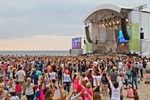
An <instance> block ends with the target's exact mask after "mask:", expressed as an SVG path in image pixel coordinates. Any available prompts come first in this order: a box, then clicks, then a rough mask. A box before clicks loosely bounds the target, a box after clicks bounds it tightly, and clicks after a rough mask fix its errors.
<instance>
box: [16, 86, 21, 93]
mask: <svg viewBox="0 0 150 100" xmlns="http://www.w3.org/2000/svg"><path fill="white" fill-rule="evenodd" d="M16 92H21V86H20V84H17V85H16Z"/></svg>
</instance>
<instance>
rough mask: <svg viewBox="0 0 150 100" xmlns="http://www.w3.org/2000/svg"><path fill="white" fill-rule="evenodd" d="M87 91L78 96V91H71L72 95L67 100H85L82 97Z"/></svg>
mask: <svg viewBox="0 0 150 100" xmlns="http://www.w3.org/2000/svg"><path fill="white" fill-rule="evenodd" d="M84 91H85V89H82V91H81V92H79V93H78V94H76V93H77V91H76V90H73V91H71V93H70V95H69V96H68V97H67V100H83V98H82V97H80V95H81V94H84ZM73 94H76V95H75V96H73Z"/></svg>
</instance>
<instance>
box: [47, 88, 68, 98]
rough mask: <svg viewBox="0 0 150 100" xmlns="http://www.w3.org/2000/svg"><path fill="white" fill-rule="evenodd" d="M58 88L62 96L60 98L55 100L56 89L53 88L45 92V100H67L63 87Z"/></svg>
mask: <svg viewBox="0 0 150 100" xmlns="http://www.w3.org/2000/svg"><path fill="white" fill-rule="evenodd" d="M58 88H59V91H60V94H61V95H60V97H57V98H55V99H54V98H53V97H54V93H55V88H54V86H52V88H50V89H48V90H47V91H46V92H45V95H44V100H66V98H65V97H64V95H63V91H62V87H61V86H58Z"/></svg>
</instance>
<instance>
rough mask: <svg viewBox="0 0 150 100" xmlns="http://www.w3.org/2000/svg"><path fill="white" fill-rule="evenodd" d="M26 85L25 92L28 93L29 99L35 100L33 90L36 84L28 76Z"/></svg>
mask: <svg viewBox="0 0 150 100" xmlns="http://www.w3.org/2000/svg"><path fill="white" fill-rule="evenodd" d="M25 87H26V89H25V91H26V93H25V94H26V97H27V100H33V99H34V91H33V87H34V84H33V83H32V81H31V78H27V82H26V83H25Z"/></svg>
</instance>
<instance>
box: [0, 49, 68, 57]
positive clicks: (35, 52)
mask: <svg viewBox="0 0 150 100" xmlns="http://www.w3.org/2000/svg"><path fill="white" fill-rule="evenodd" d="M0 55H23V56H24V55H48V56H61V55H69V50H50V51H44V50H43V51H40V50H39V51H38V50H33V51H31V50H24V51H0Z"/></svg>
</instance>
